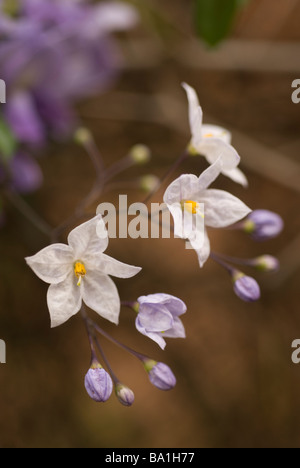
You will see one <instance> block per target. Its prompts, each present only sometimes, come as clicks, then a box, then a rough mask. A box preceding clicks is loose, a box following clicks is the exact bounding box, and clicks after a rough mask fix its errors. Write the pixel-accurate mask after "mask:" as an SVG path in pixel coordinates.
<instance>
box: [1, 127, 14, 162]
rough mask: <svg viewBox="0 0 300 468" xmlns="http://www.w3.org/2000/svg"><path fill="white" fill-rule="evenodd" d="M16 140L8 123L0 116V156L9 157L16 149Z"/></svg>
mask: <svg viewBox="0 0 300 468" xmlns="http://www.w3.org/2000/svg"><path fill="white" fill-rule="evenodd" d="M16 147H17V142H16V140H15V138H14V136H13V134H12V132H11V130H10V129H9V127H8V125H7V124H6V123H5V122H4V120H3V119H2V118H0V158H1V159H2V160H3V159H4V160H8V159H10V158H11V157H12V156H13V154H14V153H15V151H16Z"/></svg>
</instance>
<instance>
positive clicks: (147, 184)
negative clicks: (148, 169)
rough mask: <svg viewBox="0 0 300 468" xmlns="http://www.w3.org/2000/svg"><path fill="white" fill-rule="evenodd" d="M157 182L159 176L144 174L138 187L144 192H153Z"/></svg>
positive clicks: (158, 181)
mask: <svg viewBox="0 0 300 468" xmlns="http://www.w3.org/2000/svg"><path fill="white" fill-rule="evenodd" d="M159 183H160V180H159V178H158V177H156V176H154V175H146V176H144V177H141V178H140V187H141V189H142V190H143V191H144V192H153V190H155V189H156V188H157V187H158V185H159Z"/></svg>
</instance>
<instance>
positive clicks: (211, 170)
mask: <svg viewBox="0 0 300 468" xmlns="http://www.w3.org/2000/svg"><path fill="white" fill-rule="evenodd" d="M222 170H223V159H222V157H221V156H220V157H219V158H218V159H217V160H216V161H215V162H214V163H213V164H212V165H211V166H209V167H208V168H207V169H206V170H205V171H204V172H202V174H201V175H200V177H199V179H198V192H199V197H202V192H203V191H204V190H206V189H207V188H208V187H209V186H210V185H211V184H212V183H213V182H214V181H215V180H216V179H217V178H218V177H219V175H220V174H221V172H222ZM201 201H202V200H201Z"/></svg>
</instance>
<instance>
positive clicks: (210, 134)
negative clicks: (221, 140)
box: [204, 133, 214, 138]
mask: <svg viewBox="0 0 300 468" xmlns="http://www.w3.org/2000/svg"><path fill="white" fill-rule="evenodd" d="M213 136H214V135H213V133H206V135H204V138H213Z"/></svg>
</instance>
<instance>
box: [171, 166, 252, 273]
mask: <svg viewBox="0 0 300 468" xmlns="http://www.w3.org/2000/svg"><path fill="white" fill-rule="evenodd" d="M222 168H223V164H222V158H219V159H218V160H217V161H216V162H215V163H214V164H212V165H211V166H210V167H209V168H208V169H207V170H206V171H204V172H203V173H202V174H201V175H200V177H197V176H195V175H194V174H184V175H182V176H180V177H179V178H178V179H176V180H175V181H174V182H172V183H171V185H169V187H168V188H167V190H166V192H165V194H164V202H165V203H166V205H167V207H168V209H169V210H170V212H171V214H172V216H173V219H174V233H175V235H176V236H177V237H180V238H181V239H187V240H189V242H190V244H191V246H192V248H193V249H194V250H195V251H196V253H197V255H198V258H199V264H200V267H201V268H202V267H203V265H204V264H205V262H206V261H207V259H208V257H209V255H210V242H209V238H208V234H207V230H206V226H207V227H211V228H225V227H228V226H231V225H232V224H234V223H236V222H237V221H240V220H241V219H243V218H245V216H247V215H248V214H249V213H250V212H251V210H250V208H248V207H247V206H246V205H245V204H244V203H243V202H242V201H241V200H239V199H238V198H236V197H234V196H233V195H231V194H230V193H228V192H225V191H223V190H215V189H208V187H209V186H210V185H211V184H212V182H214V181H215V179H216V178H217V177H218V176H219V174H220V172H221V171H222ZM201 207H204V212H203V210H202V209H201ZM186 213H188V220H189V219H190V217H191V216H192V218H194V219H192V221H194V222H193V226H192V225H191V223H190V222H186V219H187V217H186ZM195 226H196V229H195ZM202 228H203V229H202ZM202 230H203V232H200V231H202Z"/></svg>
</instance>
